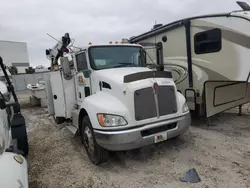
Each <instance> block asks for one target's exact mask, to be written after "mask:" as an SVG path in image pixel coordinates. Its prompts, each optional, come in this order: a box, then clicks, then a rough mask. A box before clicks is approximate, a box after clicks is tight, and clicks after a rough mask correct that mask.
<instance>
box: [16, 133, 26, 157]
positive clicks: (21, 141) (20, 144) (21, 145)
mask: <svg viewBox="0 0 250 188" xmlns="http://www.w3.org/2000/svg"><path fill="white" fill-rule="evenodd" d="M17 149H18V150H20V151H22V154H23V156H25V157H26V156H27V155H28V154H29V144H28V136H27V135H25V136H23V137H22V138H18V139H17Z"/></svg>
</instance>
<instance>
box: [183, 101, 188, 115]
mask: <svg viewBox="0 0 250 188" xmlns="http://www.w3.org/2000/svg"><path fill="white" fill-rule="evenodd" d="M188 110H189V109H188V105H187V103H184V105H183V107H182V113H185V112H187V111H188Z"/></svg>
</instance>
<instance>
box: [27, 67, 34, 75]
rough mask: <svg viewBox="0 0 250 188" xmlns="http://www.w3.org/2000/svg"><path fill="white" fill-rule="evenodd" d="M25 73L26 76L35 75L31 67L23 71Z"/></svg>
mask: <svg viewBox="0 0 250 188" xmlns="http://www.w3.org/2000/svg"><path fill="white" fill-rule="evenodd" d="M25 72H26V73H27V74H33V73H35V69H33V67H29V68H27V69H25Z"/></svg>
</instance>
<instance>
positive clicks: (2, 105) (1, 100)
mask: <svg viewBox="0 0 250 188" xmlns="http://www.w3.org/2000/svg"><path fill="white" fill-rule="evenodd" d="M0 109H1V110H4V109H6V102H5V99H4V98H0Z"/></svg>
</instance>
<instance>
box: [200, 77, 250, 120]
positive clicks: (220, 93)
mask: <svg viewBox="0 0 250 188" xmlns="http://www.w3.org/2000/svg"><path fill="white" fill-rule="evenodd" d="M204 88H205V103H206V117H211V116H213V115H215V114H218V113H220V112H223V111H225V110H228V109H230V108H233V107H236V106H239V105H242V104H245V103H247V102H250V84H249V83H248V82H235V81H207V82H206V83H205V87H204Z"/></svg>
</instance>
